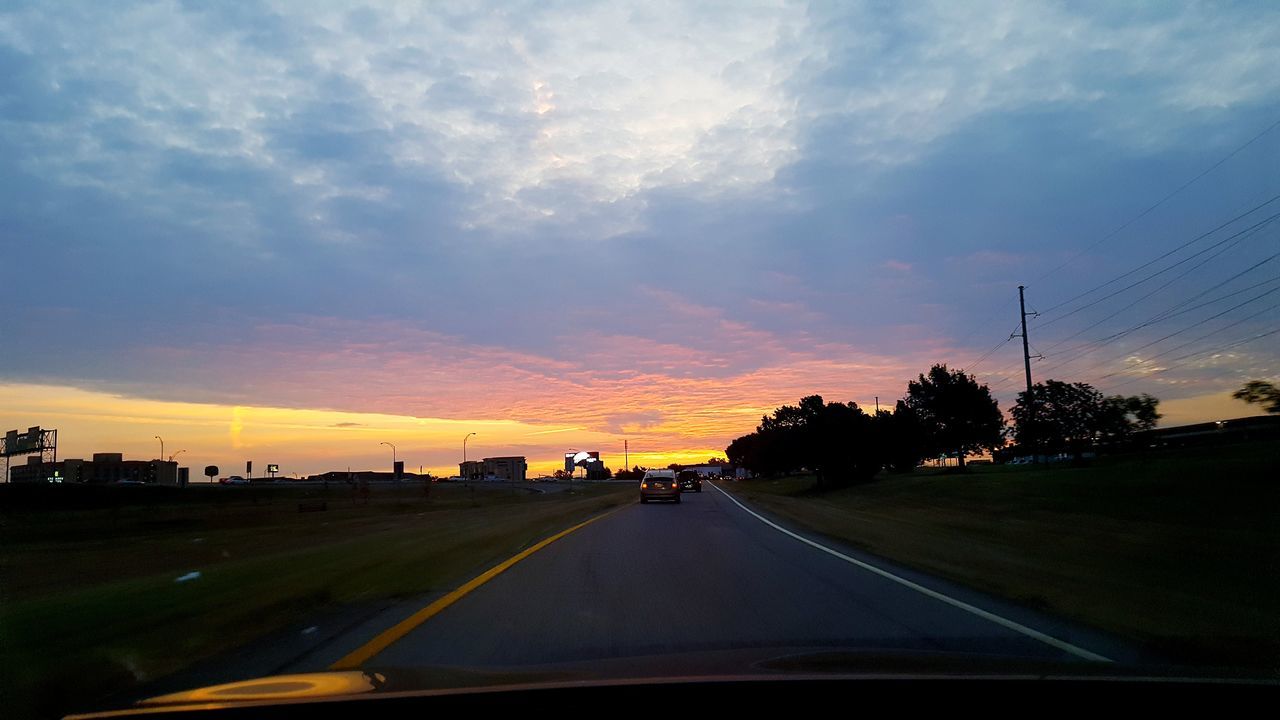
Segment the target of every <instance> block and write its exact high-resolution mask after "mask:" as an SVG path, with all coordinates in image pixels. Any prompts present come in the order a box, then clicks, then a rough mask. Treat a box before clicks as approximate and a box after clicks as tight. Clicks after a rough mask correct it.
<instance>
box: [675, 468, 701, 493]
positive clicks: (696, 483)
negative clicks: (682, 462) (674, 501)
mask: <svg viewBox="0 0 1280 720" xmlns="http://www.w3.org/2000/svg"><path fill="white" fill-rule="evenodd" d="M676 482H677V484H679V485H680V491H681V492H684V491H686V490H687V491H689V492H696V493H700V492H702V476H701V475H699V474H698V473H697V472H696V471H693V470H681V471H680V474H679V475H676Z"/></svg>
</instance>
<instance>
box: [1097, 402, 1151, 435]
mask: <svg viewBox="0 0 1280 720" xmlns="http://www.w3.org/2000/svg"><path fill="white" fill-rule="evenodd" d="M1159 404H1160V401H1159V400H1157V399H1156V398H1154V397H1152V396H1150V395H1147V394H1146V393H1143V394H1142V395H1132V396H1129V397H1125V396H1123V395H1112V396H1111V397H1108V398H1104V399H1103V401H1102V409H1101V411H1100V412H1099V418H1098V420H1099V424H1098V439H1100V440H1110V441H1113V442H1115V441H1124V440H1128V439H1129V438H1130V437H1132V436H1133V433H1135V432H1137V431H1139V430H1150V429H1152V428H1154V427H1155V426H1156V421H1158V420H1159V419H1160V413H1159V412H1157V411H1156V406H1158V405H1159Z"/></svg>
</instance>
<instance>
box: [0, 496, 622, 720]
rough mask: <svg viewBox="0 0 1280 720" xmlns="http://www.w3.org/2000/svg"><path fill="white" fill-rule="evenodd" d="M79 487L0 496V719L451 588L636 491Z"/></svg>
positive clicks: (59, 707)
mask: <svg viewBox="0 0 1280 720" xmlns="http://www.w3.org/2000/svg"><path fill="white" fill-rule="evenodd" d="M80 489H81V488H50V492H59V493H62V497H61V498H58V497H48V495H49V493H45V496H42V497H31V496H24V497H18V496H17V495H16V494H13V495H6V496H5V497H0V501H3V504H0V507H2V508H3V510H0V538H2V543H0V588H2V590H0V592H2V593H3V596H2V597H0V663H2V664H3V665H2V666H3V667H4V668H5V671H4V679H3V681H0V691H2V692H0V695H3V697H0V704H3V706H4V707H6V708H7V711H6V714H8V713H9V712H11V711H14V710H15V709H19V711H18V713H17V714H16V715H9V716H10V717H21V716H23V715H24V714H25V713H24V712H23V710H22V709H25V710H26V711H29V712H31V713H34V714H37V715H48V714H50V713H59V712H64V711H67V710H68V709H75V708H82V707H85V706H86V705H87V706H92V705H93V700H94V699H95V698H99V697H102V696H104V695H107V694H110V693H113V692H119V691H120V690H121V689H122V688H128V687H130V686H135V685H137V684H140V683H143V682H146V681H149V680H153V679H155V678H157V677H160V676H163V675H167V674H171V673H174V672H177V671H179V670H181V669H183V668H185V667H188V666H190V665H191V664H193V663H195V662H198V661H200V660H202V659H206V658H209V657H213V656H216V655H219V654H221V653H223V652H226V651H228V650H230V649H232V648H234V647H237V646H239V645H242V644H244V643H246V642H248V641H250V640H253V639H254V638H256V637H260V636H263V635H265V634H267V633H270V632H272V631H274V630H277V629H279V628H281V627H283V626H285V625H288V624H290V623H293V622H297V621H298V619H299V618H305V617H307V616H308V615H312V614H317V613H320V612H324V611H327V610H332V609H333V608H335V607H338V606H341V605H349V604H361V603H371V601H376V600H383V599H389V598H404V597H412V596H415V595H419V594H423V593H427V592H431V591H436V590H442V589H448V588H452V587H455V586H456V585H458V584H460V583H461V582H462V581H464V580H466V579H468V578H470V577H472V576H473V575H475V574H477V573H478V572H480V571H482V570H484V569H485V568H487V567H489V566H491V565H493V564H495V563H497V562H499V561H501V560H503V559H505V558H507V557H509V556H510V555H512V554H514V553H516V552H518V551H519V550H521V549H522V548H524V547H527V546H528V545H530V544H532V543H534V542H536V541H538V540H540V539H542V538H543V537H546V536H548V535H551V534H553V533H554V532H556V531H558V530H561V529H563V528H565V527H567V526H569V525H571V524H573V523H575V522H578V521H580V520H583V519H586V518H587V517H589V516H591V515H594V514H597V513H599V512H601V511H603V510H605V509H607V508H609V507H612V506H615V505H618V504H621V503H624V502H631V501H633V500H634V497H633V495H634V492H633V488H632V487H631V486H630V485H629V484H628V485H626V486H625V487H620V486H616V485H594V486H593V485H586V486H583V487H580V488H575V491H574V492H573V493H572V494H570V493H567V492H559V493H547V494H536V493H532V492H529V490H528V489H526V488H509V487H479V488H474V489H469V488H467V487H466V486H461V485H435V486H432V488H431V494H430V496H429V497H426V496H424V494H423V490H422V487H421V486H418V485H415V486H409V487H400V488H390V487H384V488H377V487H375V488H374V489H373V491H372V495H371V498H370V500H369V502H368V503H367V504H366V503H364V502H362V501H361V500H359V499H358V498H353V497H352V495H351V493H350V491H349V490H347V489H346V488H345V487H338V486H335V487H332V488H330V489H328V490H327V491H326V490H324V489H322V488H319V487H310V488H297V487H295V488H289V487H193V488H187V489H184V490H179V489H166V488H135V487H122V488H97V489H92V492H90V493H78V494H72V493H73V491H76V490H80ZM107 490H110V491H119V492H112V493H107V492H104V491H107ZM15 500H16V501H15ZM318 501H323V502H325V503H326V504H327V507H328V509H327V510H325V511H322V512H305V513H303V512H299V504H300V503H312V502H318ZM191 572H199V573H200V577H199V578H198V579H194V580H190V581H187V582H176V581H175V580H176V578H177V577H179V576H182V575H186V574H187V573H191Z"/></svg>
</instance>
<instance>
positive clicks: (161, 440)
mask: <svg viewBox="0 0 1280 720" xmlns="http://www.w3.org/2000/svg"><path fill="white" fill-rule="evenodd" d="M155 438H156V439H157V440H159V441H160V459H161V460H163V459H164V438H162V437H160V436H159V435H156V436H155Z"/></svg>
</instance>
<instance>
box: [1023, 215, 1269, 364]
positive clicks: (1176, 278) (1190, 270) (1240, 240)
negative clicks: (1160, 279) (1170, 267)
mask: <svg viewBox="0 0 1280 720" xmlns="http://www.w3.org/2000/svg"><path fill="white" fill-rule="evenodd" d="M1277 217H1280V215H1278V216H1277ZM1263 227H1265V225H1264V226H1262V227H1257V228H1255V229H1254V230H1253V231H1252V232H1248V233H1246V234H1243V235H1241V236H1240V237H1239V238H1238V239H1237V240H1236V241H1235V242H1233V243H1231V244H1230V245H1226V246H1225V247H1223V248H1221V249H1220V250H1218V252H1216V253H1214V254H1212V255H1210V256H1209V257H1207V258H1205V259H1203V260H1201V261H1200V262H1198V263H1196V264H1195V265H1192V266H1191V267H1189V268H1187V269H1186V270H1183V271H1182V272H1181V273H1179V274H1178V275H1175V276H1174V277H1172V278H1170V279H1169V280H1167V281H1165V283H1164V284H1163V285H1161V286H1160V287H1158V288H1156V289H1155V290H1152V291H1150V292H1148V293H1147V294H1146V295H1143V296H1141V297H1139V298H1138V299H1136V300H1134V301H1133V302H1131V303H1129V304H1128V305H1125V306H1124V307H1122V308H1120V309H1119V310H1116V311H1115V312H1113V313H1111V314H1110V315H1108V316H1106V317H1104V318H1102V319H1101V320H1098V321H1097V322H1095V323H1093V324H1092V325H1089V326H1088V327H1085V328H1082V329H1080V330H1077V331H1076V332H1075V333H1073V334H1071V335H1068V336H1067V337H1065V338H1063V339H1061V340H1059V341H1058V342H1056V343H1054V344H1053V345H1050V346H1049V350H1050V351H1052V350H1053V349H1054V348H1056V347H1060V346H1062V345H1063V344H1065V343H1066V342H1067V341H1068V340H1071V339H1073V338H1077V337H1080V336H1081V335H1083V334H1085V333H1086V332H1089V331H1090V330H1092V329H1093V328H1096V327H1098V326H1099V325H1101V324H1102V323H1104V322H1106V321H1108V320H1110V319H1111V318H1113V317H1115V316H1117V315H1119V314H1120V313H1122V312H1124V311H1125V310H1128V309H1129V308H1131V307H1133V306H1135V305H1137V304H1138V303H1140V302H1142V301H1143V300H1146V299H1147V298H1149V297H1151V296H1152V295H1155V294H1156V293H1158V292H1160V291H1161V290H1164V289H1165V288H1167V287H1169V286H1170V285H1172V284H1174V283H1176V282H1178V281H1179V280H1181V279H1182V278H1184V277H1186V276H1187V275H1190V274H1191V273H1193V272H1195V271H1196V270H1198V269H1200V268H1202V267H1204V266H1205V265H1206V264H1208V263H1210V262H1212V261H1213V260H1214V259H1215V258H1217V257H1219V256H1221V255H1222V254H1223V253H1225V252H1227V251H1229V250H1231V249H1232V248H1235V247H1236V246H1238V245H1240V243H1243V242H1244V241H1246V240H1248V239H1249V238H1251V237H1253V236H1254V235H1257V234H1258V233H1260V232H1261V231H1262V229H1263ZM1228 239H1230V238H1228ZM1193 257H1194V256H1193ZM1254 267H1257V266H1256V265H1255V266H1254ZM1201 294H1202V295H1203V293H1201ZM1196 297H1199V295H1197V296H1196ZM1192 299H1194V298H1192ZM1184 302H1185V301H1184ZM1177 307H1178V305H1175V306H1174V308H1173V309H1177ZM1063 317H1065V316H1063ZM1046 324H1048V323H1046Z"/></svg>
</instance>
